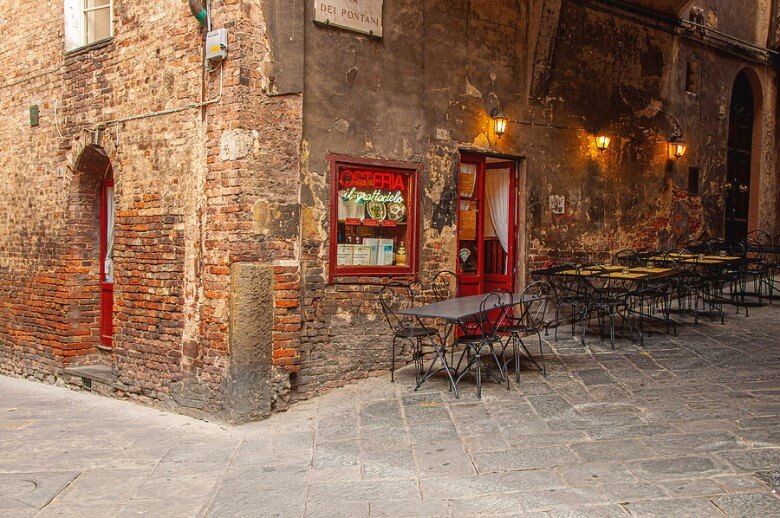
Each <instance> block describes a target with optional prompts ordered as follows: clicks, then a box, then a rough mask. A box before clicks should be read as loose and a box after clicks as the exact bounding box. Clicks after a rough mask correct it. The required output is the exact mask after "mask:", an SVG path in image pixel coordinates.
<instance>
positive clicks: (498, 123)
mask: <svg viewBox="0 0 780 518" xmlns="http://www.w3.org/2000/svg"><path fill="white" fill-rule="evenodd" d="M490 118H491V119H493V131H494V132H495V133H496V135H498V136H499V137H501V135H503V134H504V133H506V125H507V123H508V122H509V119H507V118H506V116H505V115H504V110H502V109H501V108H493V110H492V111H491V112H490Z"/></svg>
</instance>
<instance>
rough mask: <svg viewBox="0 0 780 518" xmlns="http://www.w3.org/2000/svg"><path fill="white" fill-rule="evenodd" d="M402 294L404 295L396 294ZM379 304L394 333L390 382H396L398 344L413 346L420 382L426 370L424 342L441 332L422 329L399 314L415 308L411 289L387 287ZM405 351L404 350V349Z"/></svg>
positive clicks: (428, 328) (380, 295)
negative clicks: (409, 308)
mask: <svg viewBox="0 0 780 518" xmlns="http://www.w3.org/2000/svg"><path fill="white" fill-rule="evenodd" d="M396 291H398V292H402V295H399V294H397V293H396ZM379 303H380V304H381V305H382V312H383V313H384V315H385V319H386V320H387V324H388V325H389V326H390V329H392V331H393V356H392V359H391V360H390V361H391V364H390V381H391V382H394V381H395V349H396V344H398V343H401V344H403V343H408V344H410V345H411V346H412V359H413V360H414V365H415V378H416V380H417V383H418V384H419V382H420V376H421V374H422V372H423V370H424V365H423V352H422V340H423V339H424V338H427V337H429V336H433V335H438V334H439V331H438V330H437V329H435V328H431V327H420V326H419V324H417V325H416V324H415V321H414V320H413V319H411V318H409V317H404V316H401V315H399V314H398V311H400V310H402V309H406V308H408V307H412V306H414V296H413V295H412V290H410V289H409V288H403V287H396V288H392V287H390V286H385V287H383V288H382V289H381V290H380V291H379ZM402 350H403V349H402Z"/></svg>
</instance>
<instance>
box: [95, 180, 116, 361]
mask: <svg viewBox="0 0 780 518" xmlns="http://www.w3.org/2000/svg"><path fill="white" fill-rule="evenodd" d="M113 187H114V176H113V172H112V171H111V169H109V170H108V172H107V173H106V178H105V179H104V180H103V182H102V183H101V184H100V342H99V343H100V345H101V346H103V347H107V348H111V347H112V346H113V343H114V283H113V282H106V253H107V248H108V214H107V210H106V201H107V199H108V197H107V190H108V188H113ZM114 199H115V200H116V194H114ZM114 214H115V215H116V209H115V210H114ZM114 226H115V227H116V216H114Z"/></svg>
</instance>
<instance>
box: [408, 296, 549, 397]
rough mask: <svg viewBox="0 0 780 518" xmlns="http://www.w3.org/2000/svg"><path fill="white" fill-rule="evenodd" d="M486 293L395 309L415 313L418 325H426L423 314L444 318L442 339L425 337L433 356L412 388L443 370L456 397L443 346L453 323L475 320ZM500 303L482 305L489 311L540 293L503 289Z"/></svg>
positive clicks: (514, 303) (450, 370) (456, 324)
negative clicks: (426, 368)
mask: <svg viewBox="0 0 780 518" xmlns="http://www.w3.org/2000/svg"><path fill="white" fill-rule="evenodd" d="M486 295H487V294H483V295H469V296H467V297H459V298H455V299H448V300H443V301H441V302H434V303H432V304H426V305H424V306H418V307H414V308H409V309H404V310H401V311H399V312H398V313H399V314H401V315H406V316H410V317H414V318H415V319H416V320H417V322H418V324H420V327H422V328H424V329H427V328H428V327H427V326H425V325H424V324H423V322H422V319H423V318H435V319H439V320H443V321H444V322H445V332H444V335H443V336H442V337H441V343H436V338H435V337H434V335H432V334H428V335H427V338H428V341H429V342H430V344H431V346H432V347H433V350H434V358H433V361H432V362H431V365H430V366H429V367H428V370H427V371H426V372H425V374H424V375H423V376H422V377H421V378H420V381H419V382H418V383H417V386H416V387H415V389H414V390H417V389H419V388H420V386H421V385H422V384H423V383H424V382H425V381H426V380H427V379H428V378H430V377H431V376H433V375H435V374H437V373H439V372H442V371H444V372H445V373H446V374H447V379H448V380H449V382H450V388H451V389H452V391H453V393H454V394H455V397H458V388H457V384H456V383H455V378H454V377H453V373H455V369H454V368H453V367H452V366H451V365H449V364H448V363H447V357H446V352H447V350H446V348H447V342H448V340H449V337H450V336H451V335H452V331H453V329H454V328H455V326H466V325H468V324H470V323H472V322H475V321H476V320H477V318H478V316H479V315H480V313H481V312H482V308H481V305H482V299H484V298H485V296H486ZM500 295H501V300H500V302H499V303H497V304H494V305H493V307H491V308H485V309H486V310H489V311H492V310H493V309H496V308H502V307H506V306H510V305H511V306H516V305H519V304H527V303H530V302H533V301H535V300H539V299H540V298H541V297H539V296H537V295H525V296H524V295H522V294H520V293H502V294H500ZM436 336H438V335H436ZM437 363H440V364H441V367H440V368H437Z"/></svg>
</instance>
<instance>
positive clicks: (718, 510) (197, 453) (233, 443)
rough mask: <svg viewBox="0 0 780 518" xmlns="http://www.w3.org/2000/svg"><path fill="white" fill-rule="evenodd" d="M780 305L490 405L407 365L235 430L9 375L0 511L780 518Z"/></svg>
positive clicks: (529, 380) (590, 356)
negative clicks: (423, 379) (418, 375)
mask: <svg viewBox="0 0 780 518" xmlns="http://www.w3.org/2000/svg"><path fill="white" fill-rule="evenodd" d="M778 317H780V305H776V306H775V307H765V308H761V309H755V310H753V311H752V312H751V316H750V318H745V317H743V316H736V315H729V318H728V319H727V323H726V325H724V326H721V325H720V324H718V323H711V322H705V323H702V324H700V325H698V326H693V325H686V326H683V327H682V328H681V329H680V333H679V336H677V337H670V336H667V335H665V334H656V335H655V336H654V337H653V338H651V339H649V340H648V343H647V344H646V348H645V349H644V350H642V349H640V348H639V347H637V346H636V345H635V344H632V343H630V342H628V341H620V342H619V343H618V346H617V350H616V351H614V352H613V351H612V350H611V349H610V348H609V347H608V345H606V344H603V343H600V342H599V340H598V339H597V338H594V339H591V340H590V344H589V345H588V347H587V348H583V347H582V346H581V345H579V344H578V343H576V342H574V341H572V340H570V339H569V338H568V337H560V341H559V342H558V343H557V344H553V345H554V351H549V354H548V356H550V358H549V363H548V365H549V375H548V376H547V378H543V377H541V376H540V375H539V374H538V373H536V372H534V371H533V370H531V369H530V367H526V368H525V369H524V370H523V371H522V381H521V382H520V383H519V385H514V384H513V387H512V389H511V390H509V391H507V390H506V388H505V386H499V385H496V384H488V386H487V387H486V389H485V392H484V397H483V399H482V400H481V401H478V400H476V398H475V393H474V392H475V391H474V390H473V385H470V384H469V382H468V381H464V383H463V385H462V387H463V388H462V396H461V399H460V400H455V399H454V398H453V397H452V396H451V394H449V392H448V391H447V387H446V384H445V383H444V382H443V381H442V380H439V379H436V380H432V381H431V382H429V383H427V384H426V385H424V386H423V389H421V390H420V391H419V392H417V393H415V392H413V391H412V390H411V389H412V379H413V375H412V373H411V372H410V371H409V370H408V369H405V370H404V371H402V372H401V373H400V374H399V376H398V379H397V381H396V383H394V384H391V383H390V381H389V377H388V376H382V377H380V378H375V379H370V380H365V381H362V382H360V383H357V384H355V385H352V386H349V387H346V388H342V389H338V390H335V391H333V392H331V393H329V394H328V395H325V396H323V397H320V398H317V399H313V400H310V401H305V402H302V403H300V404H297V405H295V406H294V407H293V408H292V409H291V410H290V411H289V412H286V413H283V414H279V415H275V416H274V417H272V418H271V419H269V420H267V421H264V422H261V423H253V424H251V425H246V426H241V427H236V428H233V427H228V426H222V425H219V424H213V423H206V422H202V421H198V420H194V419H189V418H186V417H182V416H178V415H174V414H168V413H164V412H160V411H158V410H154V409H149V408H145V407H141V406H137V405H134V404H131V403H126V402H120V401H114V400H110V399H105V398H102V397H98V396H94V395H91V394H87V393H77V392H71V391H68V390H66V389H62V388H57V387H52V386H47V385H41V384H38V383H34V382H30V381H23V380H16V379H10V378H0V515H4V516H5V515H8V516H75V515H78V516H100V517H104V516H137V515H144V514H145V515H148V516H165V517H173V516H200V515H207V516H230V517H235V516H303V515H305V516H316V517H324V516H349V517H352V516H357V517H359V516H392V517H407V516H466V515H513V516H532V517H555V518H557V517H564V516H571V517H574V516H589V517H590V516H593V517H618V516H629V515H634V516H663V517H672V516H673V517H682V516H696V517H700V516H724V515H728V516H749V517H757V516H780V499H778V498H777V497H776V496H775V495H774V494H773V493H772V489H771V487H770V484H771V481H772V480H774V483H775V484H777V472H778V471H780V448H779V447H778V445H779V444H780V422H779V420H778V413H780V360H779V358H778V350H779V349H780V348H779V347H778V338H777V337H778V336H780V319H779V318H778Z"/></svg>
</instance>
